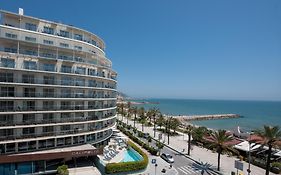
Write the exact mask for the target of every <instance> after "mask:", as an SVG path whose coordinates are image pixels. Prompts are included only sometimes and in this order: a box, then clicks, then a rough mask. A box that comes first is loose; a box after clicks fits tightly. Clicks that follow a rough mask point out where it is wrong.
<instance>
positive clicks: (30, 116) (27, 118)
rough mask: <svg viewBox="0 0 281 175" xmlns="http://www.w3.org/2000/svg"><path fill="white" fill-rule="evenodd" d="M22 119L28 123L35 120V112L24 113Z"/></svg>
mask: <svg viewBox="0 0 281 175" xmlns="http://www.w3.org/2000/svg"><path fill="white" fill-rule="evenodd" d="M22 121H23V122H26V123H29V122H35V114H23V116H22Z"/></svg>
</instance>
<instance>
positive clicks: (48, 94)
mask: <svg viewBox="0 0 281 175" xmlns="http://www.w3.org/2000/svg"><path fill="white" fill-rule="evenodd" d="M43 96H44V97H54V96H55V90H54V89H49V88H46V89H43Z"/></svg>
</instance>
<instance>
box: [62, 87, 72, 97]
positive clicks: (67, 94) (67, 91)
mask: <svg viewBox="0 0 281 175" xmlns="http://www.w3.org/2000/svg"><path fill="white" fill-rule="evenodd" d="M61 97H62V98H70V97H71V89H65V88H63V89H61Z"/></svg>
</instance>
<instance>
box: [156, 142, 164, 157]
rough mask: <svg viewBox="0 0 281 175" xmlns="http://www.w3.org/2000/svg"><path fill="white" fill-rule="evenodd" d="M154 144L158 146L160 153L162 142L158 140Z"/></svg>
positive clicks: (162, 146)
mask: <svg viewBox="0 0 281 175" xmlns="http://www.w3.org/2000/svg"><path fill="white" fill-rule="evenodd" d="M156 146H157V148H158V151H159V154H161V149H163V148H164V144H163V143H162V142H160V141H156Z"/></svg>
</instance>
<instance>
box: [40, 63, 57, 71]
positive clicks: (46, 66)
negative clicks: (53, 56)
mask: <svg viewBox="0 0 281 175" xmlns="http://www.w3.org/2000/svg"><path fill="white" fill-rule="evenodd" d="M43 69H44V71H51V72H54V71H55V65H54V64H44V65H43Z"/></svg>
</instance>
